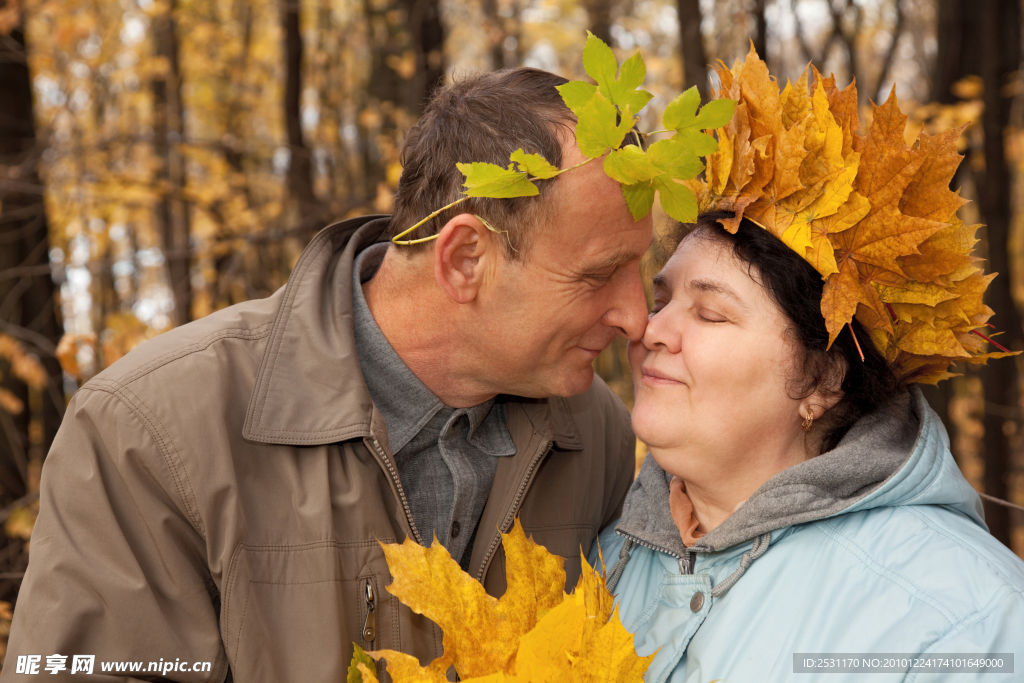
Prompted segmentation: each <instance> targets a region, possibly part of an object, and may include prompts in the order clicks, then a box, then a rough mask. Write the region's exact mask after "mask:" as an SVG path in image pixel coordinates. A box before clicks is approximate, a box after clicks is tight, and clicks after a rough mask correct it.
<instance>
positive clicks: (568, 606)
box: [350, 520, 654, 683]
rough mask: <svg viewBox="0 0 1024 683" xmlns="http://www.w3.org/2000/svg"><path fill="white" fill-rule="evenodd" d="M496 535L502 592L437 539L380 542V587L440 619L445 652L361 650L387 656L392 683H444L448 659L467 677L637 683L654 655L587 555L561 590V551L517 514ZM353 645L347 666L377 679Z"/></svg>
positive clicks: (498, 681)
mask: <svg viewBox="0 0 1024 683" xmlns="http://www.w3.org/2000/svg"><path fill="white" fill-rule="evenodd" d="M502 542H503V544H504V547H505V558H506V562H505V564H506V583H507V585H508V588H507V590H506V591H505V594H504V595H503V596H502V597H501V598H499V599H495V598H493V597H491V596H489V595H487V593H486V592H485V591H484V589H483V586H482V585H480V583H478V582H477V581H475V580H473V579H472V578H471V577H470V576H469V575H468V574H466V573H465V572H463V571H462V570H461V568H460V567H459V565H458V564H457V563H456V562H455V561H454V560H452V559H451V556H450V555H449V554H448V551H447V550H445V548H444V547H443V546H441V545H440V544H439V543H438V542H437V539H434V543H433V545H432V546H431V547H430V548H424V547H422V546H420V545H418V544H416V543H414V542H413V541H411V540H409V539H406V541H405V542H404V543H402V544H400V545H399V544H388V545H384V544H382V547H383V548H384V553H385V556H386V558H387V562H388V568H389V569H390V570H391V574H392V576H393V577H394V581H393V582H392V583H391V585H390V586H388V587H387V590H388V591H389V592H390V593H392V594H393V595H395V596H396V597H398V598H399V599H400V600H401V601H402V602H403V603H404V604H406V605H408V606H409V607H410V608H411V609H412V610H413V611H415V612H417V613H419V614H423V615H424V616H426V617H428V618H430V619H431V620H433V621H434V622H435V623H437V625H438V626H440V627H441V629H442V631H443V633H444V654H443V655H442V656H441V657H439V658H437V659H435V660H434V661H433V662H431V663H430V664H429V665H428V666H426V667H424V666H421V665H420V663H419V660H418V659H416V658H415V657H413V656H411V655H407V654H403V653H400V652H395V651H393V650H378V651H374V652H369V653H367V654H369V655H370V656H371V657H373V658H374V659H384V660H385V661H386V662H387V670H388V672H389V673H390V674H391V676H392V678H393V679H394V681H395V683H441V682H442V681H446V680H447V678H446V672H447V670H448V668H449V667H450V666H452V665H454V667H455V670H456V672H457V673H458V674H459V676H460V678H461V680H463V681H464V682H466V683H471V682H472V683H502V682H505V683H555V682H556V681H566V680H570V681H594V682H597V681H601V682H608V683H641V681H642V679H643V674H644V672H645V671H646V670H647V667H648V666H649V665H650V662H651V661H652V660H653V658H654V656H653V655H651V656H649V657H639V656H637V654H636V651H635V649H634V647H633V637H632V635H630V634H629V632H628V631H626V630H625V629H624V628H623V626H622V624H621V622H620V621H619V618H618V614H617V613H615V614H613V611H612V605H613V598H612V595H611V593H609V592H608V589H607V587H606V586H605V583H604V579H603V577H602V576H601V575H600V574H598V573H597V572H596V571H595V570H594V569H592V568H591V567H590V566H589V565H588V564H587V562H586V559H585V558H584V559H582V568H583V571H582V573H581V576H580V580H579V583H578V584H577V587H576V590H575V591H574V592H573V593H572V595H566V594H565V592H564V586H565V571H564V569H563V567H562V562H563V560H562V558H560V557H558V556H557V555H553V554H551V553H549V552H548V551H547V550H546V549H545V548H544V547H543V546H540V545H538V544H537V543H535V542H534V541H533V540H532V539H528V538H527V537H526V534H525V532H524V531H523V528H522V525H521V524H520V523H519V520H516V521H515V524H514V525H513V528H512V530H511V531H510V532H509V533H508V534H502ZM359 653H360V651H359V650H356V654H355V655H354V656H353V669H350V671H352V670H357V671H359V673H360V675H361V677H362V681H363V683H375V682H376V680H377V679H376V677H375V675H374V673H373V672H372V671H370V669H369V668H368V667H367V666H366V664H365V662H361V661H360V660H359Z"/></svg>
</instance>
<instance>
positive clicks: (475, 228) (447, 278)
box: [434, 213, 498, 304]
mask: <svg viewBox="0 0 1024 683" xmlns="http://www.w3.org/2000/svg"><path fill="white" fill-rule="evenodd" d="M495 247H496V245H495V244H494V239H493V238H492V236H491V232H490V231H489V230H488V229H487V226H485V225H484V224H483V222H482V221H481V220H480V219H479V218H477V217H476V216H474V215H472V214H468V213H462V214H459V215H458V216H455V217H454V218H452V219H451V220H450V221H448V222H447V223H446V224H445V226H444V227H443V228H441V232H440V233H438V235H437V240H436V242H435V243H434V277H435V278H436V280H437V284H439V285H440V286H441V289H443V290H444V291H445V293H446V294H447V295H448V296H449V297H451V299H452V301H455V302H456V303H460V304H464V303H469V302H471V301H473V300H474V299H475V298H476V296H477V293H478V292H479V290H480V287H481V286H482V285H483V283H484V279H485V274H486V272H487V269H488V268H489V266H490V261H491V260H493V258H494V256H495V255H496V253H497V251H498V250H497V249H496V248H495Z"/></svg>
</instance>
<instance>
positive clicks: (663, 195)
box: [627, 175, 697, 223]
mask: <svg viewBox="0 0 1024 683" xmlns="http://www.w3.org/2000/svg"><path fill="white" fill-rule="evenodd" d="M651 182H652V183H653V185H654V189H656V190H657V191H658V198H659V199H660V201H661V208H663V209H664V210H665V213H667V214H668V215H669V217H671V218H674V219H676V220H677V221H679V222H680V223H692V222H694V221H695V220H697V198H696V197H694V196H693V192H690V188H688V187H686V186H685V185H680V184H679V183H677V182H675V181H674V180H672V179H671V178H670V177H669V176H667V175H660V176H658V177H657V178H655V179H654V180H652V181H651ZM627 201H628V200H627Z"/></svg>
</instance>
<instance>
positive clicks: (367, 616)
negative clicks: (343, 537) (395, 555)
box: [221, 541, 400, 683]
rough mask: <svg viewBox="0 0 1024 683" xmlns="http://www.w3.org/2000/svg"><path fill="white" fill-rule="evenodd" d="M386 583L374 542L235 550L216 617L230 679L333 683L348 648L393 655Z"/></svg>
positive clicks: (392, 607) (393, 603) (394, 627)
mask: <svg viewBox="0 0 1024 683" xmlns="http://www.w3.org/2000/svg"><path fill="white" fill-rule="evenodd" d="M389 577H390V575H389V573H388V570H387V563H386V561H385V559H384V554H383V552H381V550H380V546H379V545H378V544H377V542H376V541H367V542H357V543H340V542H337V541H323V542H316V543H307V544H301V545H294V546H242V547H241V548H240V550H239V551H238V552H237V553H236V557H235V559H234V560H233V562H232V567H231V570H230V572H229V578H228V580H227V581H226V582H225V591H224V608H223V612H222V615H221V617H222V621H221V627H222V635H223V637H224V643H225V647H226V649H227V651H228V657H229V661H230V663H231V669H232V672H233V673H234V679H235V680H240V681H246V682H247V683H249V682H262V681H266V682H267V683H283V682H286V681H296V682H300V681H301V682H302V683H314V682H318V681H324V682H327V681H331V683H334V682H335V681H337V680H338V676H339V675H341V676H342V677H344V672H345V671H346V670H347V668H348V664H349V661H350V660H351V658H352V644H353V643H356V644H358V645H360V647H363V648H366V649H370V648H374V649H381V648H393V649H400V643H399V628H398V606H397V600H396V599H395V598H394V596H392V595H391V594H389V593H387V592H386V591H383V586H385V585H386V584H387V583H388V582H389V581H390V578H389ZM371 598H372V599H371ZM371 607H372V609H371ZM367 630H369V631H372V633H368V632H367ZM366 635H372V638H366V637H365V636H366ZM339 672H340V674H339Z"/></svg>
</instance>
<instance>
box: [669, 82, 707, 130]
mask: <svg viewBox="0 0 1024 683" xmlns="http://www.w3.org/2000/svg"><path fill="white" fill-rule="evenodd" d="M698 106H700V92H699V91H698V90H697V86H693V87H692V88H690V89H689V90H687V91H686V92H684V93H683V94H682V95H680V96H679V97H677V98H675V99H674V100H672V101H671V102H669V103H668V106H667V107H665V115H664V116H663V117H662V122H663V123H664V124H665V128H668V129H669V130H680V129H682V128H688V127H690V126H692V125H693V123H694V122H695V121H696V120H697V107H698Z"/></svg>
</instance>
